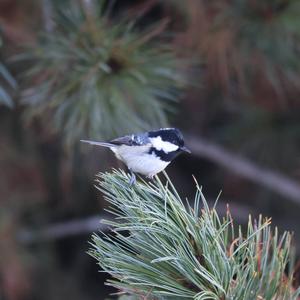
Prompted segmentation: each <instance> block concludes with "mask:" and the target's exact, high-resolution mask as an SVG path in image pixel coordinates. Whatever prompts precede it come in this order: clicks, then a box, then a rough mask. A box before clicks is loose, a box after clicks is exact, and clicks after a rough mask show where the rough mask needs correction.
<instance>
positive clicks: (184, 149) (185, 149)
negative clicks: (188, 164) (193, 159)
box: [180, 146, 192, 153]
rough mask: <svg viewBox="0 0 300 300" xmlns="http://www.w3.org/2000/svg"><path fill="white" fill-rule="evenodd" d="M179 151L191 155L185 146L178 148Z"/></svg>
mask: <svg viewBox="0 0 300 300" xmlns="http://www.w3.org/2000/svg"><path fill="white" fill-rule="evenodd" d="M180 150H181V151H183V152H187V153H192V152H191V150H190V149H188V148H187V147H186V146H182V147H180Z"/></svg>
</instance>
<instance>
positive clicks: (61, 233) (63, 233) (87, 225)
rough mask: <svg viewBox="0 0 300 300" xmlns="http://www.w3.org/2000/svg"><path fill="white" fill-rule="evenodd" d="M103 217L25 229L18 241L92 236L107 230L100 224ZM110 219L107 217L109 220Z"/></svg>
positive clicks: (28, 241)
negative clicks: (93, 233)
mask: <svg viewBox="0 0 300 300" xmlns="http://www.w3.org/2000/svg"><path fill="white" fill-rule="evenodd" d="M102 218H103V216H91V217H88V218H85V219H78V220H73V221H64V222H61V223H56V224H52V225H48V226H46V227H45V228H43V229H39V230H30V229H24V230H22V231H21V232H19V234H18V236H17V239H18V240H19V241H20V242H21V243H24V244H31V243H35V242H44V241H49V240H56V239H61V238H65V237H69V236H75V235H79V234H91V233H92V232H94V231H98V230H106V229H107V228H108V226H107V225H105V224H102V223H100V220H101V219H102ZM108 218H109V217H105V219H108Z"/></svg>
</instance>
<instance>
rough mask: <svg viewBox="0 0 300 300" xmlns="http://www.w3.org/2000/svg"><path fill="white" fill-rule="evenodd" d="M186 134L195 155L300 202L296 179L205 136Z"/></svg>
mask: <svg viewBox="0 0 300 300" xmlns="http://www.w3.org/2000/svg"><path fill="white" fill-rule="evenodd" d="M186 136H187V137H186V144H187V145H188V147H189V148H190V149H191V151H192V153H193V155H195V156H198V157H201V158H206V159H208V160H210V161H212V162H214V163H216V164H218V165H220V166H222V167H224V168H226V169H228V170H229V171H231V172H233V173H235V174H237V175H239V176H241V177H244V178H246V179H249V180H251V181H252V182H254V183H256V184H258V185H261V186H263V187H267V188H269V189H270V190H272V191H273V192H275V193H277V194H279V195H281V196H283V197H285V198H286V199H289V200H290V201H292V202H294V203H296V204H300V185H299V183H298V182H296V181H295V180H293V179H291V178H289V177H287V176H285V175H283V174H280V173H278V172H276V171H274V170H270V169H267V168H263V167H261V166H258V165H256V164H255V163H253V162H251V161H250V160H247V159H246V158H244V157H242V156H239V155H237V154H235V153H231V152H229V151H227V150H225V149H224V148H223V147H222V146H219V145H217V144H214V143H211V142H208V141H207V140H205V139H203V138H200V137H198V136H197V137H195V136H188V135H186Z"/></svg>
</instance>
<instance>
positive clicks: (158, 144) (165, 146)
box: [149, 136, 179, 153]
mask: <svg viewBox="0 0 300 300" xmlns="http://www.w3.org/2000/svg"><path fill="white" fill-rule="evenodd" d="M149 139H150V141H151V144H152V145H153V147H154V148H156V149H157V150H158V151H160V150H162V151H164V152H165V153H169V152H173V151H176V150H178V148H179V147H178V146H177V145H174V144H172V143H170V142H166V141H163V140H162V139H161V137H160V136H158V137H154V138H149Z"/></svg>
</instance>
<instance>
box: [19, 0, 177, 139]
mask: <svg viewBox="0 0 300 300" xmlns="http://www.w3.org/2000/svg"><path fill="white" fill-rule="evenodd" d="M90 2H91V4H92V5H93V6H92V9H88V8H87V7H85V6H84V5H78V2H76V1H74V2H71V3H70V4H69V7H68V8H66V7H65V6H63V7H61V8H58V9H57V11H56V12H55V14H54V24H55V26H54V29H53V32H50V33H49V32H44V33H42V34H41V38H40V40H39V42H38V44H37V45H34V46H33V47H32V48H30V49H29V50H27V51H26V52H25V53H22V54H21V55H19V56H18V60H21V61H23V62H24V61H27V62H30V67H29V68H28V69H27V70H26V72H24V74H23V77H22V78H23V86H24V91H23V103H24V104H26V105H27V106H28V110H27V112H28V115H29V117H32V116H37V115H38V116H42V119H45V118H46V117H47V121H46V122H49V124H47V125H48V128H49V127H52V128H53V129H54V130H57V131H60V132H64V133H65V135H66V137H67V138H68V140H69V141H71V142H72V141H75V140H78V139H80V138H82V137H83V136H85V137H93V138H102V139H103V138H104V139H105V138H108V137H109V138H110V137H112V136H118V135H121V134H124V133H130V132H134V131H137V130H146V129H149V128H150V127H151V126H152V127H153V126H155V127H157V126H165V125H166V124H167V117H166V113H167V112H169V111H170V110H172V106H174V101H177V99H178V95H179V90H180V89H181V87H182V85H183V80H182V77H181V76H179V75H178V72H177V71H176V70H177V65H178V64H177V63H176V58H175V54H174V52H173V51H172V50H171V45H169V44H168V42H167V41H166V40H164V41H163V40H162V39H159V38H158V36H159V35H160V34H161V33H162V31H163V29H164V26H163V24H156V25H154V26H153V27H151V28H148V29H143V30H141V29H140V30H139V29H137V27H136V26H134V24H135V21H133V20H126V19H122V18H121V19H120V18H118V19H117V20H115V19H114V18H110V16H109V14H108V13H106V9H105V5H104V4H105V1H98V2H97V1H90ZM155 39H156V42H154V40H155ZM171 104H173V105H171ZM49 125H50V126H49Z"/></svg>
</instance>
